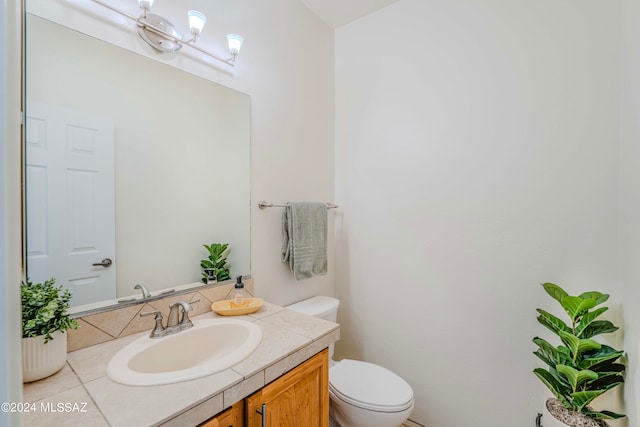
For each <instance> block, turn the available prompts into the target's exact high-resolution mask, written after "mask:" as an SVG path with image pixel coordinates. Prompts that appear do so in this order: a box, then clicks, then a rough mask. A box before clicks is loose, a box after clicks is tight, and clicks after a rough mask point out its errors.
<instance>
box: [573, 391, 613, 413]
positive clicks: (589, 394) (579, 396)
mask: <svg viewBox="0 0 640 427" xmlns="http://www.w3.org/2000/svg"><path fill="white" fill-rule="evenodd" d="M605 391H606V390H589V391H577V392H575V393H571V399H572V402H573V405H574V406H575V407H576V408H578V412H582V410H583V409H584V407H585V406H587V405H588V404H589V403H591V402H592V401H593V399H595V398H596V397H598V396H600V395H601V394H602V393H604V392H605Z"/></svg>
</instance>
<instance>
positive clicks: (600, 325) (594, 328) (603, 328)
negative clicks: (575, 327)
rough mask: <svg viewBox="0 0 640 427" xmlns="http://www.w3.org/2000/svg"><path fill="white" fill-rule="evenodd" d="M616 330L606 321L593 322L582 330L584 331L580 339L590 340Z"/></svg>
mask: <svg viewBox="0 0 640 427" xmlns="http://www.w3.org/2000/svg"><path fill="white" fill-rule="evenodd" d="M580 323H582V322H580ZM617 330H618V327H617V326H613V323H611V322H610V321H608V320H595V321H593V322H591V324H590V325H589V326H587V327H586V328H585V329H584V331H583V332H582V337H581V338H591V337H594V336H596V335H601V334H609V333H611V332H615V331H617Z"/></svg>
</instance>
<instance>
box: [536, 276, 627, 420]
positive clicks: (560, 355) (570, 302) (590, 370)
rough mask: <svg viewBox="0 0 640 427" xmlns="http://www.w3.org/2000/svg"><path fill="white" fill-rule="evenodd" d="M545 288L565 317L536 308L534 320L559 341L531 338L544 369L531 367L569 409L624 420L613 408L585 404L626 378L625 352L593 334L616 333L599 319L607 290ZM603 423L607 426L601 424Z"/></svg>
mask: <svg viewBox="0 0 640 427" xmlns="http://www.w3.org/2000/svg"><path fill="white" fill-rule="evenodd" d="M542 286H543V287H544V290H545V291H546V292H547V294H549V296H551V297H552V298H553V299H555V300H556V301H558V302H559V303H560V305H561V306H562V309H563V310H564V312H565V314H566V315H567V316H568V318H569V321H568V323H565V321H563V320H562V319H560V318H558V317H556V316H554V315H553V314H551V313H549V312H547V311H545V310H542V309H540V308H539V309H537V311H538V322H540V323H541V324H542V325H543V326H545V327H546V328H547V329H549V330H550V331H551V332H553V333H554V334H556V335H557V336H558V337H559V338H560V341H561V343H562V344H561V345H558V346H554V345H552V344H550V343H549V342H547V341H546V340H544V339H542V338H540V337H535V338H534V339H533V342H534V343H535V344H536V345H537V346H538V349H537V350H536V351H535V352H534V353H533V354H535V355H536V356H537V357H538V358H539V359H540V360H542V361H543V362H544V363H545V365H546V367H544V368H536V369H534V371H533V372H534V373H535V374H536V376H537V377H538V378H539V379H540V380H541V381H542V382H543V383H544V385H546V386H547V387H548V388H549V390H551V392H552V393H553V395H554V396H555V397H556V399H558V401H560V403H562V405H563V406H564V407H565V408H566V409H567V410H568V411H572V412H575V413H579V414H582V415H584V416H585V417H587V418H591V419H594V420H606V419H617V418H622V417H624V416H625V415H622V414H616V413H615V412H611V411H594V410H592V409H591V408H590V407H589V406H588V405H589V404H590V403H591V402H592V401H593V400H594V399H595V398H597V397H598V396H600V395H601V394H603V393H605V392H606V391H608V390H610V389H612V388H614V387H616V386H618V385H620V384H622V383H623V382H624V378H623V375H622V374H623V372H624V370H625V366H624V365H623V364H621V363H618V362H617V361H618V359H619V358H620V357H621V356H622V354H623V351H620V350H616V349H614V348H612V347H609V346H607V345H604V344H600V343H599V342H597V341H596V340H594V339H593V338H594V337H595V336H597V335H600V334H606V333H611V332H615V331H616V330H618V327H616V326H614V325H613V324H612V323H611V322H610V321H608V320H598V318H599V317H600V315H602V314H603V313H604V312H606V311H607V310H608V307H599V308H596V307H598V306H599V305H601V304H603V303H604V302H605V301H607V300H608V299H609V295H608V294H603V293H600V292H585V293H582V294H580V295H578V296H572V295H569V294H568V293H567V292H565V290H564V289H562V288H561V287H560V286H558V285H556V284H553V283H544V284H543V285H542ZM604 425H606V424H604Z"/></svg>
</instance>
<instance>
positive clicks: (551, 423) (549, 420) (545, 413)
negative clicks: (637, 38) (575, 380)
mask: <svg viewBox="0 0 640 427" xmlns="http://www.w3.org/2000/svg"><path fill="white" fill-rule="evenodd" d="M542 406H543V408H542V427H567V425H566V424H565V423H563V422H562V421H560V420H558V419H557V418H556V417H554V416H553V415H551V413H550V412H549V410H548V409H547V404H546V403H543V404H542Z"/></svg>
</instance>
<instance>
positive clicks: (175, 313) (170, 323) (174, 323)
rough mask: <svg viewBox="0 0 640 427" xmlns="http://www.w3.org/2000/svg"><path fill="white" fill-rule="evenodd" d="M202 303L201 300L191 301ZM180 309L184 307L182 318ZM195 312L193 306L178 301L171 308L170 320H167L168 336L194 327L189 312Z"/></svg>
mask: <svg viewBox="0 0 640 427" xmlns="http://www.w3.org/2000/svg"><path fill="white" fill-rule="evenodd" d="M191 302H192V303H196V302H200V300H199V299H197V300H193V301H191ZM180 307H182V317H181V318H180ZM191 310H193V307H191V304H190V303H188V302H185V301H178V302H176V303H174V304H171V305H170V306H169V318H168V319H167V327H166V331H167V335H170V334H175V333H178V332H180V331H183V330H185V329H189V328H190V327H192V326H193V323H192V322H191V319H189V312H190V311H191Z"/></svg>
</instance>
